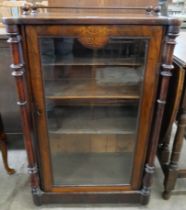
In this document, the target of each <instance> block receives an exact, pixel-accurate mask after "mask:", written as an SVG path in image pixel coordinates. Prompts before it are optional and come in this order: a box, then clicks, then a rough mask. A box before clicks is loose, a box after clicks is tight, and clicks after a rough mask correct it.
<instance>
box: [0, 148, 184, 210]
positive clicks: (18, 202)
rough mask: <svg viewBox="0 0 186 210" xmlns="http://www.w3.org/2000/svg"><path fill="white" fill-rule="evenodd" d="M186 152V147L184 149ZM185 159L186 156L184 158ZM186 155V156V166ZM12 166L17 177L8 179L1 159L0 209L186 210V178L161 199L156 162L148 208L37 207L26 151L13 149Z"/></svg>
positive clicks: (159, 177) (113, 206)
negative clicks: (165, 198) (31, 190)
mask: <svg viewBox="0 0 186 210" xmlns="http://www.w3.org/2000/svg"><path fill="white" fill-rule="evenodd" d="M183 149H184V150H185V151H186V147H185V148H183ZM184 156H185V157H184ZM185 161H186V155H183V157H182V163H185ZM9 163H10V165H11V166H12V167H13V168H15V169H16V172H17V173H16V174H15V175H12V176H8V175H7V174H6V173H5V171H4V168H3V166H2V161H1V158H0V210H40V209H41V210H48V209H52V210H60V209H67V210H72V209H73V210H81V209H82V210H98V209H101V210H111V209H112V210H116V209H117V210H120V209H123V208H125V210H143V209H144V210H148V209H150V210H157V209H158V210H166V209H168V210H186V179H182V180H179V181H178V183H177V186H176V192H175V193H174V195H172V197H171V199H170V200H169V201H165V200H163V199H162V197H161V193H162V191H163V184H162V183H163V174H162V171H161V169H160V166H159V163H158V161H157V160H156V172H155V177H154V182H153V187H152V194H151V200H150V202H149V204H148V205H147V206H141V205H130V206H129V205H124V204H122V205H43V206H40V207H37V206H35V205H34V204H33V202H32V196H31V193H30V185H29V180H28V176H27V170H26V166H27V163H26V154H25V151H24V150H10V151H9Z"/></svg>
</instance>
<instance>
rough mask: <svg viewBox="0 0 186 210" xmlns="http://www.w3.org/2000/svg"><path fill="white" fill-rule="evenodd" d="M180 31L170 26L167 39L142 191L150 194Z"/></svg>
mask: <svg viewBox="0 0 186 210" xmlns="http://www.w3.org/2000/svg"><path fill="white" fill-rule="evenodd" d="M178 33H179V27H177V26H170V27H168V30H167V39H166V40H165V49H164V57H163V61H162V62H163V64H162V71H161V73H160V74H161V83H160V90H159V94H158V100H157V108H156V112H155V116H154V125H153V128H152V136H151V141H150V144H149V148H148V155H147V160H146V161H147V165H146V167H145V172H144V182H143V187H142V193H143V194H144V196H145V195H148V194H149V193H150V186H151V183H152V175H153V173H154V160H155V156H156V151H157V146H158V140H159V135H160V130H161V124H162V120H163V114H164V111H165V104H166V100H167V94H168V87H169V82H170V77H171V75H172V74H171V70H172V69H173V68H172V62H173V50H174V47H175V44H176V41H175V39H176V37H177V36H178Z"/></svg>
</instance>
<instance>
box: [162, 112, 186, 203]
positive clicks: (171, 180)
mask: <svg viewBox="0 0 186 210" xmlns="http://www.w3.org/2000/svg"><path fill="white" fill-rule="evenodd" d="M185 128H186V111H185V110H183V111H182V113H181V114H180V117H179V121H178V129H177V132H176V136H175V140H174V144H173V149H172V155H171V161H170V164H169V165H168V167H167V169H166V172H165V180H164V192H163V198H164V199H166V200H168V199H169V198H170V196H171V191H172V190H173V189H174V187H175V184H176V179H177V177H178V172H179V171H178V162H179V159H180V154H181V148H182V144H183V139H184V134H185Z"/></svg>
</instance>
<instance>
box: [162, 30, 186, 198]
mask: <svg viewBox="0 0 186 210" xmlns="http://www.w3.org/2000/svg"><path fill="white" fill-rule="evenodd" d="M185 35H186V34H185V32H182V33H181V36H180V37H179V39H178V45H177V47H176V50H175V53H174V64H175V69H174V74H175V77H174V79H173V80H172V81H171V86H170V87H171V89H170V94H169V97H168V101H167V109H166V110H167V111H166V113H165V116H164V120H163V122H164V126H163V127H162V131H161V137H160V141H159V150H158V158H159V161H160V164H161V166H162V169H163V172H164V175H165V177H164V192H163V198H164V199H166V200H168V199H169V198H170V196H171V194H172V191H173V190H174V188H175V184H176V180H177V179H178V178H186V171H185V170H184V169H179V167H178V164H179V159H180V154H181V149H182V145H183V140H184V135H185V129H186V90H185V87H186V83H185V81H186V80H185V78H186V76H185V70H186V57H185V54H186V51H185V48H184V45H185ZM175 121H177V130H176V135H175V137H174V140H173V148H172V151H171V152H170V148H169V146H170V135H171V130H172V126H173V123H174V122H175Z"/></svg>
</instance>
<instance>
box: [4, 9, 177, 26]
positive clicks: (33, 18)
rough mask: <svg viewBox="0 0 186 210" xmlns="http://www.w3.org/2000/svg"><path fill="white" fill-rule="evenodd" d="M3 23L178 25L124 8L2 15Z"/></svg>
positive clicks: (174, 22)
mask: <svg viewBox="0 0 186 210" xmlns="http://www.w3.org/2000/svg"><path fill="white" fill-rule="evenodd" d="M3 23H4V24H10V25H12V24H25V25H29V24H132V25H180V21H179V20H178V19H176V18H171V17H167V16H158V15H155V14H153V15H148V14H145V11H144V12H143V14H142V13H141V14H140V13H139V14H138V13H134V12H131V13H129V12H128V13H127V12H126V10H125V9H114V10H112V9H63V10H60V12H56V11H55V12H46V13H45V12H41V13H36V14H32V13H31V12H30V13H29V14H27V15H19V16H10V17H3Z"/></svg>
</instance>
